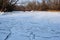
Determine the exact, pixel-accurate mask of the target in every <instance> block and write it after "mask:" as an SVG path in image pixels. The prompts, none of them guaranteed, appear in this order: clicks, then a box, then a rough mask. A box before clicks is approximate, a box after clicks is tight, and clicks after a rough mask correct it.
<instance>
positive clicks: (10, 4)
mask: <svg viewBox="0 0 60 40" xmlns="http://www.w3.org/2000/svg"><path fill="white" fill-rule="evenodd" d="M17 2H18V0H3V4H2V9H1V11H12V10H13V8H14V6H15V4H16V3H17Z"/></svg>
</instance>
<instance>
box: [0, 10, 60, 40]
mask: <svg viewBox="0 0 60 40" xmlns="http://www.w3.org/2000/svg"><path fill="white" fill-rule="evenodd" d="M0 40H60V12H32V11H31V12H11V13H10V12H8V14H7V13H4V14H2V15H1V14H0Z"/></svg>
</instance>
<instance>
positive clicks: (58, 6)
mask: <svg viewBox="0 0 60 40" xmlns="http://www.w3.org/2000/svg"><path fill="white" fill-rule="evenodd" d="M18 1H19V0H0V11H4V12H8V11H31V10H33V11H49V10H56V11H60V0H57V1H56V0H53V1H52V0H42V2H38V1H32V2H28V3H27V5H19V6H18V5H16V4H17V2H18Z"/></svg>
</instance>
